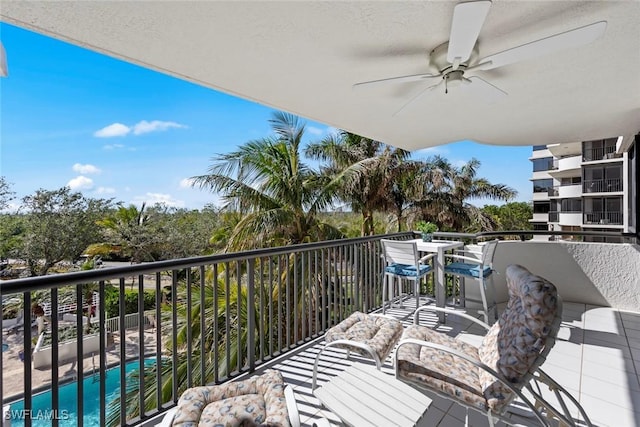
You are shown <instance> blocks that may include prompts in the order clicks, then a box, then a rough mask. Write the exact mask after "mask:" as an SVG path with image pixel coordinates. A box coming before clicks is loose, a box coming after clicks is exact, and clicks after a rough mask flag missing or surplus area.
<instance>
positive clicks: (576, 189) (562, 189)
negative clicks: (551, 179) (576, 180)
mask: <svg viewBox="0 0 640 427" xmlns="http://www.w3.org/2000/svg"><path fill="white" fill-rule="evenodd" d="M581 196H582V185H581V184H574V185H561V186H559V187H558V197H560V198H561V199H575V198H578V197H581Z"/></svg>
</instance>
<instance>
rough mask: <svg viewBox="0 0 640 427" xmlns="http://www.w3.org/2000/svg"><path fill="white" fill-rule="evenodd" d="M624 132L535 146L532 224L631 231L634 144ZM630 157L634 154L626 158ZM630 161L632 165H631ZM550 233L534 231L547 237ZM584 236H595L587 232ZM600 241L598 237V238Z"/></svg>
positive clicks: (560, 228) (536, 226) (559, 228)
mask: <svg viewBox="0 0 640 427" xmlns="http://www.w3.org/2000/svg"><path fill="white" fill-rule="evenodd" d="M622 140H623V138H622V137H615V138H607V139H598V140H593V141H582V142H569V143H559V144H549V145H535V146H533V153H532V156H531V157H530V160H531V162H532V164H533V175H532V178H531V181H532V183H533V218H532V219H531V220H530V221H531V223H532V224H533V228H534V230H554V231H624V232H628V231H633V230H634V229H635V224H630V221H631V222H633V221H634V220H633V219H631V218H633V215H632V213H634V212H635V205H634V206H632V205H633V203H631V202H630V200H633V199H630V198H629V197H630V194H629V193H630V190H631V189H632V188H633V191H635V187H636V186H635V182H634V179H633V177H635V174H636V171H635V170H634V167H633V165H634V164H635V163H636V162H635V149H634V145H633V144H632V145H631V146H630V147H624V146H623V144H622ZM630 156H631V158H632V159H633V160H634V161H632V162H630V161H629V159H630ZM630 166H631V167H630ZM550 237H551V236H536V239H539V240H547V239H549V238H550ZM585 240H587V241H594V240H598V239H595V238H585ZM599 241H602V238H599Z"/></svg>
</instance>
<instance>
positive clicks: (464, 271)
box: [444, 262, 492, 279]
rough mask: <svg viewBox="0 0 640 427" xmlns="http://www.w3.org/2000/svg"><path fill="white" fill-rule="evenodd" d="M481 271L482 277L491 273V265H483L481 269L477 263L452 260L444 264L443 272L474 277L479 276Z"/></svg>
mask: <svg viewBox="0 0 640 427" xmlns="http://www.w3.org/2000/svg"><path fill="white" fill-rule="evenodd" d="M481 271H482V277H487V276H490V275H491V272H492V270H491V267H489V266H488V265H486V266H484V267H483V268H482V270H480V266H479V265H477V264H467V263H465V262H452V263H451V264H449V265H445V266H444V272H445V273H452V274H461V275H463V276H470V277H475V278H476V279H479V278H480V274H481Z"/></svg>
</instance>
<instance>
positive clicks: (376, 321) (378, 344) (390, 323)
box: [325, 311, 402, 362]
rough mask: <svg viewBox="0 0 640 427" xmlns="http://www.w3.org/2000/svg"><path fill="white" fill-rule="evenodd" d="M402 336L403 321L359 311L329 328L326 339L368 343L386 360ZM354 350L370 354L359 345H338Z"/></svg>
mask: <svg viewBox="0 0 640 427" xmlns="http://www.w3.org/2000/svg"><path fill="white" fill-rule="evenodd" d="M401 336H402V323H400V321H398V320H396V319H391V318H388V317H384V316H376V315H371V314H365V313H362V312H359V311H356V312H355V313H353V314H351V316H349V317H347V318H346V319H344V320H343V321H342V322H340V323H338V324H337V325H336V326H334V327H333V328H331V329H329V330H328V331H327V333H326V335H325V341H326V342H327V343H330V342H332V341H336V340H350V341H356V342H359V343H362V344H366V345H368V346H369V347H371V349H372V350H373V351H374V352H375V353H376V354H377V356H378V358H379V360H380V361H381V362H384V360H385V359H386V358H387V356H388V355H389V353H391V350H392V349H393V347H394V346H395V345H396V343H397V342H398V340H399V339H400V337H401ZM338 347H343V348H347V349H349V350H352V351H354V352H356V353H358V354H361V355H363V356H366V357H370V355H369V354H368V353H367V352H366V351H365V350H362V349H360V348H357V347H350V346H348V345H345V346H338Z"/></svg>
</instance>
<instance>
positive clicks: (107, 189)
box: [96, 187, 116, 194]
mask: <svg viewBox="0 0 640 427" xmlns="http://www.w3.org/2000/svg"><path fill="white" fill-rule="evenodd" d="M115 192H116V189H115V188H112V187H98V188H96V194H115Z"/></svg>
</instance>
